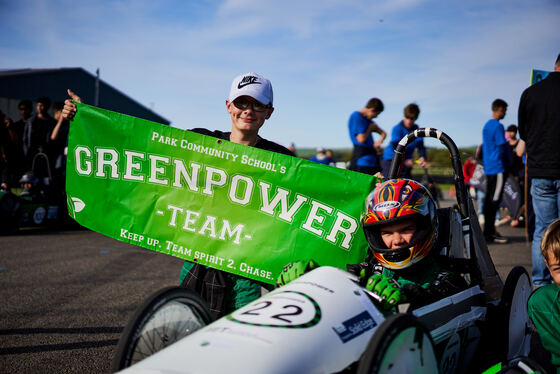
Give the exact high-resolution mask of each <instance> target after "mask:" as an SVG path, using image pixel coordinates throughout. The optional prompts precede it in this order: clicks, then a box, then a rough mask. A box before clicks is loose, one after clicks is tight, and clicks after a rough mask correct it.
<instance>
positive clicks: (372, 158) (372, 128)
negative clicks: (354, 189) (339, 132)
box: [348, 97, 387, 175]
mask: <svg viewBox="0 0 560 374" xmlns="http://www.w3.org/2000/svg"><path fill="white" fill-rule="evenodd" d="M383 109H384V107H383V102H382V101H381V100H379V99H378V98H376V97H374V98H372V99H370V100H369V101H368V102H367V104H366V106H365V107H363V108H362V109H360V110H357V111H355V112H354V113H352V114H351V115H350V118H349V119H348V132H349V134H350V141H351V142H352V144H353V145H354V150H353V151H352V159H351V160H350V165H349V166H348V169H350V170H355V171H358V172H360V173H364V174H370V175H374V174H375V173H377V172H379V171H381V166H380V164H379V155H378V153H379V150H380V149H381V148H380V147H381V144H382V143H383V141H384V140H385V137H386V136H387V134H386V133H385V131H383V130H382V129H381V128H380V127H379V126H377V124H376V123H375V122H374V121H373V119H374V118H376V117H377V116H378V115H379V114H380V113H381V112H383ZM374 132H376V133H378V134H379V135H380V138H379V140H377V141H374V140H373V135H372V133H374Z"/></svg>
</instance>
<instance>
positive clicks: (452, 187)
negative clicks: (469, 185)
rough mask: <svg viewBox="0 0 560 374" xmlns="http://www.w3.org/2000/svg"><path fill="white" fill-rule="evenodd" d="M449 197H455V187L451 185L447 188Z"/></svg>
mask: <svg viewBox="0 0 560 374" xmlns="http://www.w3.org/2000/svg"><path fill="white" fill-rule="evenodd" d="M449 197H455V186H454V185H451V187H449Z"/></svg>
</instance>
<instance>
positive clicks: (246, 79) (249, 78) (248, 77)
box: [237, 75, 262, 89]
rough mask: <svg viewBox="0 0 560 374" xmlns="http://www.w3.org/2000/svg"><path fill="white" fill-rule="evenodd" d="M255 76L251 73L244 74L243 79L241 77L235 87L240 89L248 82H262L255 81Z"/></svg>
mask: <svg viewBox="0 0 560 374" xmlns="http://www.w3.org/2000/svg"><path fill="white" fill-rule="evenodd" d="M257 79H258V78H257V77H255V76H253V75H246V76H244V77H243V79H241V82H239V84H238V85H237V89H242V88H243V87H245V86H248V85H250V84H262V83H261V82H257Z"/></svg>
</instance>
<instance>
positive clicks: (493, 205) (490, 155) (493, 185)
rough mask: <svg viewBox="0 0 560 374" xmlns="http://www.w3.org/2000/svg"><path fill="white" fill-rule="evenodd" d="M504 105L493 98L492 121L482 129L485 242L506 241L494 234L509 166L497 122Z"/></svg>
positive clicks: (504, 111)
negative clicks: (484, 183)
mask: <svg viewBox="0 0 560 374" xmlns="http://www.w3.org/2000/svg"><path fill="white" fill-rule="evenodd" d="M507 106H508V105H507V103H506V102H505V101H504V100H502V99H496V100H494V102H493V103H492V118H491V119H490V120H488V122H486V124H485V125H484V128H483V129H482V163H483V165H484V174H486V199H485V201H484V236H485V238H486V242H487V243H500V244H504V243H507V242H508V239H507V238H505V237H503V236H502V235H500V234H499V233H498V232H497V231H496V226H495V223H494V217H495V216H496V212H497V211H498V209H499V207H500V201H501V200H502V194H503V192H504V185H505V182H506V179H507V168H508V166H509V163H510V161H509V154H510V153H509V146H508V142H507V140H506V135H505V130H504V125H503V124H502V123H501V122H500V120H501V119H504V117H505V116H506V111H507Z"/></svg>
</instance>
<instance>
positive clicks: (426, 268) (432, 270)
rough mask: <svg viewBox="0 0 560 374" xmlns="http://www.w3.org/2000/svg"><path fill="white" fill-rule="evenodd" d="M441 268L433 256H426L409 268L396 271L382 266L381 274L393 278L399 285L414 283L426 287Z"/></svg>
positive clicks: (434, 278)
mask: <svg viewBox="0 0 560 374" xmlns="http://www.w3.org/2000/svg"><path fill="white" fill-rule="evenodd" d="M443 270H444V269H443V268H442V267H441V266H440V265H439V264H438V263H437V261H436V260H435V259H434V257H433V256H428V257H426V258H425V259H423V260H422V261H421V262H419V263H417V264H414V265H413V266H411V267H410V268H406V269H402V270H398V271H394V270H390V269H387V268H383V275H384V276H386V277H388V278H392V279H395V280H396V281H397V282H398V283H399V284H400V285H401V287H402V286H404V285H405V284H414V285H415V286H420V287H422V288H427V287H428V286H429V285H430V284H431V283H432V282H433V281H434V280H436V278H437V275H438V274H439V273H440V272H442V271H443Z"/></svg>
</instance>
